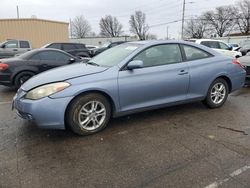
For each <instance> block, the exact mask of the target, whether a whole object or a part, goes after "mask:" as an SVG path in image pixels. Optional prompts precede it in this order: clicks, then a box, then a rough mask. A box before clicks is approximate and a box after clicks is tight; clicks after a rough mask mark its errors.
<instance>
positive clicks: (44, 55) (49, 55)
mask: <svg viewBox="0 0 250 188" xmlns="http://www.w3.org/2000/svg"><path fill="white" fill-rule="evenodd" d="M39 56H40V57H41V60H46V61H56V60H57V53H55V52H52V51H51V52H40V53H39Z"/></svg>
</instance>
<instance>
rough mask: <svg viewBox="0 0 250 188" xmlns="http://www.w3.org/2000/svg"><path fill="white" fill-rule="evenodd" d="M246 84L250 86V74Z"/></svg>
mask: <svg viewBox="0 0 250 188" xmlns="http://www.w3.org/2000/svg"><path fill="white" fill-rule="evenodd" d="M245 85H247V86H250V75H247V76H246V80H245Z"/></svg>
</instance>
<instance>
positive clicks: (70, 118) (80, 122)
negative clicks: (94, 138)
mask: <svg viewBox="0 0 250 188" xmlns="http://www.w3.org/2000/svg"><path fill="white" fill-rule="evenodd" d="M110 116H111V107H110V103H109V101H108V100H107V98H106V97H104V96H103V95H101V94H98V93H89V94H86V95H82V96H79V97H77V98H76V99H74V100H73V101H72V102H71V103H70V105H69V107H68V110H67V112H66V119H65V120H66V124H67V126H68V127H69V128H71V130H72V131H73V132H75V133H76V134H78V135H89V134H93V133H96V132H98V131H100V130H102V129H104V128H105V127H106V126H107V124H108V121H109V119H110Z"/></svg>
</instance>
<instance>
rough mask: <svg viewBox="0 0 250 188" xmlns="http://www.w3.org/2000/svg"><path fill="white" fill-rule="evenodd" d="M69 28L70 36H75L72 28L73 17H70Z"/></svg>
mask: <svg viewBox="0 0 250 188" xmlns="http://www.w3.org/2000/svg"><path fill="white" fill-rule="evenodd" d="M69 29H70V38H71V39H72V38H73V29H72V21H71V18H70V19H69Z"/></svg>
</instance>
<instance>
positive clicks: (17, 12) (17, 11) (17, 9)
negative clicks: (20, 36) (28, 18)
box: [16, 5, 19, 19]
mask: <svg viewBox="0 0 250 188" xmlns="http://www.w3.org/2000/svg"><path fill="white" fill-rule="evenodd" d="M16 14H17V19H19V8H18V5H17V6H16Z"/></svg>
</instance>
